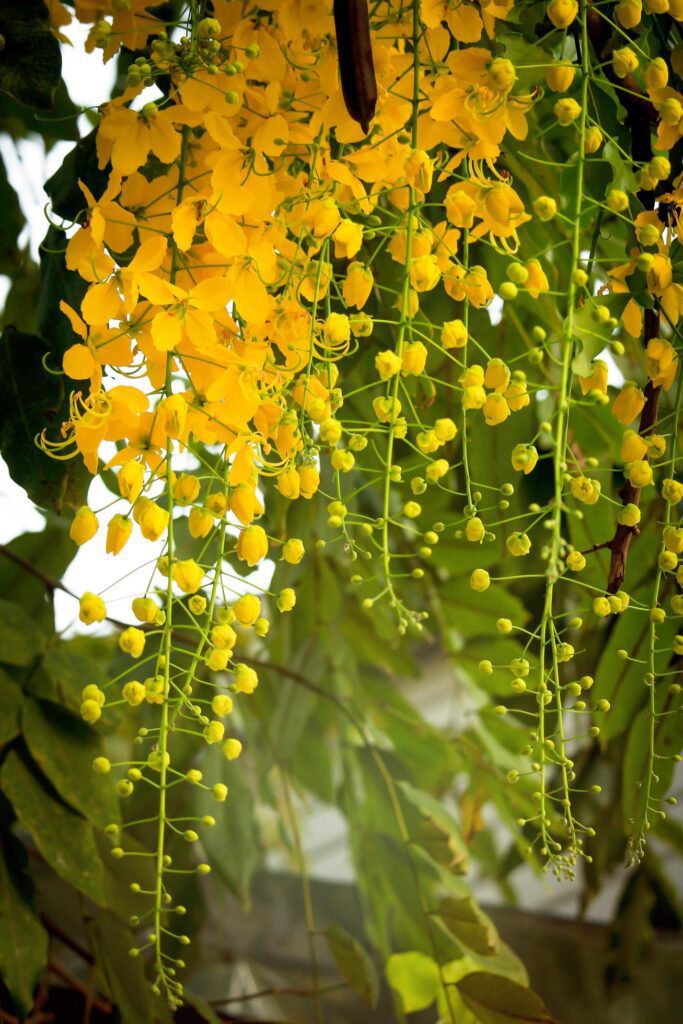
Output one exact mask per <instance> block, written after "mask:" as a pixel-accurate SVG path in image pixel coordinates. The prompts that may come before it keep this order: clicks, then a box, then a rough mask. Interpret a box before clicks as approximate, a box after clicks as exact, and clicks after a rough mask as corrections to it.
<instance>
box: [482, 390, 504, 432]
mask: <svg viewBox="0 0 683 1024" xmlns="http://www.w3.org/2000/svg"><path fill="white" fill-rule="evenodd" d="M481 411H482V412H483V414H484V419H485V420H486V423H487V424H488V426H489V427H495V426H497V425H498V424H499V423H503V422H504V421H505V420H506V419H507V418H508V416H509V415H510V406H509V405H508V403H507V402H506V400H505V398H504V397H503V395H501V394H500V392H498V391H492V392H491V394H490V395H488V396H487V398H486V401H485V402H484V404H483V406H482V407H481Z"/></svg>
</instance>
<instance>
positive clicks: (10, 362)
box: [0, 326, 90, 512]
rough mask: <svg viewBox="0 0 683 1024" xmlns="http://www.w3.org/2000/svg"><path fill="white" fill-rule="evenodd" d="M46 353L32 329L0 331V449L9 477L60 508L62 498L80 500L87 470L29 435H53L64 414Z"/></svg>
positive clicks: (60, 391)
mask: <svg viewBox="0 0 683 1024" xmlns="http://www.w3.org/2000/svg"><path fill="white" fill-rule="evenodd" d="M48 353H49V349H48V346H47V345H46V344H45V342H44V341H43V340H42V339H41V338H39V337H37V336H36V335H35V334H24V333H22V332H21V331H17V330H15V328H14V327H11V326H10V327H6V328H5V330H4V331H3V332H2V336H1V337H0V408H1V409H2V411H3V416H2V421H1V423H0V451H1V452H2V455H3V457H4V459H5V462H6V463H7V465H8V467H9V471H10V474H11V476H12V479H13V480H14V481H15V483H17V484H19V486H20V487H24V488H25V489H26V491H27V492H28V496H29V498H31V500H32V501H35V502H36V504H37V505H41V506H43V507H50V508H54V509H55V510H56V511H58V512H59V511H61V509H62V507H63V506H64V504H68V505H71V506H72V507H74V508H77V507H78V506H79V505H82V504H83V502H84V500H85V494H86V489H87V484H88V483H89V481H90V474H89V473H88V472H87V470H86V469H85V467H84V466H83V462H82V460H81V459H80V458H75V459H72V460H69V461H66V462H60V461H56V460H54V459H50V458H49V457H48V456H47V455H46V454H45V453H44V452H42V451H41V450H40V449H39V448H37V447H36V444H35V440H34V439H35V437H36V434H39V433H40V431H41V429H42V428H45V429H46V430H47V432H48V434H49V435H50V436H51V437H53V438H54V437H56V436H58V434H59V431H60V429H61V425H62V422H63V421H64V420H65V419H67V417H68V408H67V404H66V394H65V390H64V385H63V383H62V380H61V378H60V377H55V376H54V375H52V374H49V373H46V372H45V368H44V366H43V356H44V355H46V354H48ZM29 381H30V384H29V383H28V382H29Z"/></svg>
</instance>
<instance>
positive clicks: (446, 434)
mask: <svg viewBox="0 0 683 1024" xmlns="http://www.w3.org/2000/svg"><path fill="white" fill-rule="evenodd" d="M433 429H434V433H435V434H436V436H437V439H438V441H439V443H440V444H447V443H448V442H449V441H452V440H453V438H454V437H455V435H456V434H457V433H458V428H457V427H456V425H455V423H454V422H453V420H452V419H450V417H448V416H444V417H442V418H441V419H438V420H437V421H436V423H435V424H434V428H433Z"/></svg>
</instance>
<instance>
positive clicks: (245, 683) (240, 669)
mask: <svg viewBox="0 0 683 1024" xmlns="http://www.w3.org/2000/svg"><path fill="white" fill-rule="evenodd" d="M257 686H258V675H257V673H256V670H255V669H253V668H252V667H251V665H245V664H244V662H241V661H240V662H238V663H237V665H235V679H234V681H233V683H232V689H233V690H234V691H235V693H253V692H254V690H255V689H256V687H257Z"/></svg>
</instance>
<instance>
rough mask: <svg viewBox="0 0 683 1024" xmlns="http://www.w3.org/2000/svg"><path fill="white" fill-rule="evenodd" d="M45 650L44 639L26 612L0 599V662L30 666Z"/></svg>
mask: <svg viewBox="0 0 683 1024" xmlns="http://www.w3.org/2000/svg"><path fill="white" fill-rule="evenodd" d="M44 648H45V637H44V635H43V634H42V632H41V631H40V630H39V629H36V627H35V625H34V623H33V620H32V619H31V616H30V615H29V614H28V612H26V611H24V609H23V608H22V607H21V606H20V605H18V604H13V603H12V602H11V601H3V600H1V599H0V661H1V662H4V664H5V665H30V664H31V662H32V661H33V660H34V659H35V658H37V657H38V655H39V654H41V653H42V651H43V650H44Z"/></svg>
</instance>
